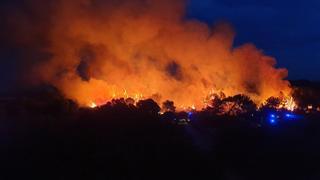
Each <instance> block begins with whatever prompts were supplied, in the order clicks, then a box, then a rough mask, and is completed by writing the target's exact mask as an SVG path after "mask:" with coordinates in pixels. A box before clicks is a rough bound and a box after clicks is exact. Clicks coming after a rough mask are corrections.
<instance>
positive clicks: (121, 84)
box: [26, 0, 294, 109]
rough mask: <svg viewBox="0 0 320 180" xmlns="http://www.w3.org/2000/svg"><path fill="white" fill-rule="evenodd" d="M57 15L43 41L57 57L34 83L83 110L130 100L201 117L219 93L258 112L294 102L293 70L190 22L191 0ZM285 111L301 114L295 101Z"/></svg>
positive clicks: (219, 30)
mask: <svg viewBox="0 0 320 180" xmlns="http://www.w3.org/2000/svg"><path fill="white" fill-rule="evenodd" d="M51 8H52V9H50V11H48V14H49V15H47V16H48V17H50V18H48V19H49V20H48V21H50V23H49V24H50V27H49V28H48V30H46V31H45V33H43V34H42V36H41V37H45V41H44V42H48V44H46V45H45V48H41V51H44V52H45V53H47V54H49V55H50V56H49V57H48V59H47V60H45V61H41V62H39V63H34V64H36V65H35V66H33V68H32V73H31V74H33V75H35V77H32V78H31V79H32V80H33V81H36V82H41V83H49V84H51V85H54V86H55V87H57V88H58V89H60V90H61V91H62V92H63V94H64V95H65V96H66V97H67V98H71V99H73V100H75V101H77V102H78V103H79V104H80V105H82V106H89V107H96V106H99V105H103V104H105V103H106V102H108V101H110V100H112V99H114V98H120V97H124V98H129V97H130V98H132V99H134V101H135V102H136V101H138V100H140V99H144V98H152V99H154V100H155V101H156V102H158V103H162V102H163V101H165V100H172V101H174V103H175V105H176V107H178V108H180V109H185V108H191V109H201V108H203V107H205V106H206V103H207V100H208V96H210V94H211V92H212V91H215V92H223V93H224V94H225V95H226V96H232V95H236V94H245V95H247V96H249V97H250V98H251V99H252V100H253V101H254V102H256V103H258V104H260V103H262V102H264V101H265V100H266V99H267V98H269V97H271V96H274V97H278V96H280V95H281V94H284V95H285V96H288V97H290V87H289V86H290V85H289V82H288V81H286V80H284V79H285V78H286V76H287V70H286V69H278V68H276V67H275V65H276V61H275V59H274V58H273V57H270V56H268V55H265V54H264V53H263V51H262V50H260V49H257V48H256V47H255V46H254V45H253V44H250V43H247V44H244V45H242V46H239V47H234V45H233V40H234V36H235V33H234V31H233V29H232V28H231V26H230V25H229V24H227V23H220V24H216V25H214V26H209V25H208V24H205V23H202V22H199V21H197V20H187V19H185V13H184V12H185V1H183V0H175V1H172V0H161V1H159V0H135V1H132V0H122V1H115V0H111V1H93V0H81V1H76V0H70V1H62V0H60V1H56V2H55V6H53V7H51ZM47 16H46V17H47ZM36 27H37V26H35V28H36ZM39 28H40V27H39ZM40 32H43V31H40ZM26 34H27V33H26ZM35 38H39V36H37V37H35ZM284 106H285V107H286V108H288V109H293V107H294V102H293V100H292V99H290V100H288V101H287V102H286V103H285V104H284Z"/></svg>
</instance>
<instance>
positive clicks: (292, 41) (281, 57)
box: [0, 0, 320, 91]
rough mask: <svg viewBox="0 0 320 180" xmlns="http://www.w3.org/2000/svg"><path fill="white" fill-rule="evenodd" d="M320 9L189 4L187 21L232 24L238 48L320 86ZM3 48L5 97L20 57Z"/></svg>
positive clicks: (267, 3) (280, 0)
mask: <svg viewBox="0 0 320 180" xmlns="http://www.w3.org/2000/svg"><path fill="white" fill-rule="evenodd" d="M12 2H15V3H17V4H19V2H18V1H7V2H6V3H3V2H0V5H1V6H2V7H1V8H0V10H1V9H2V8H6V5H7V4H8V3H12ZM319 9H320V1H319V0H308V1H299V0H263V1H257V0H188V4H187V17H186V18H187V19H188V18H189V19H198V20H200V21H204V22H206V23H208V24H209V25H213V24H214V23H216V22H218V21H227V22H229V23H230V24H232V26H233V27H234V29H235V31H236V39H235V46H238V45H240V44H243V43H246V42H252V43H254V44H255V45H256V46H257V47H258V48H259V49H261V50H263V51H264V52H265V53H266V54H267V55H271V56H273V57H275V58H276V59H277V62H278V64H277V67H285V68H287V69H288V70H289V77H288V79H308V80H317V81H318V80H320V70H319V68H320V11H319ZM0 19H1V18H0ZM0 26H1V22H0ZM0 40H1V39H0ZM0 48H1V49H0V60H1V61H0V81H1V82H2V83H1V86H0V91H1V90H5V89H6V87H7V84H10V83H12V82H13V81H14V79H15V74H16V73H15V71H16V68H15V66H16V59H18V57H17V56H18V55H17V54H18V52H15V50H14V49H12V48H9V49H8V48H7V45H6V44H5V43H1V44H0ZM22 68H23V67H22Z"/></svg>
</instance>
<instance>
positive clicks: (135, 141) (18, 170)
mask: <svg viewBox="0 0 320 180" xmlns="http://www.w3.org/2000/svg"><path fill="white" fill-rule="evenodd" d="M2 101H3V102H2V107H1V112H0V119H1V121H0V163H1V169H0V171H1V173H0V179H1V180H2V179H3V180H6V179H54V180H57V179H68V180H69V179H90V180H91V179H111V180H117V179H197V180H201V179H226V180H248V179H252V180H261V179H268V180H269V179H282V180H283V179H290V180H291V179H299V180H301V179H308V180H309V179H310V180H318V179H320V165H319V162H320V140H319V139H320V118H319V114H317V113H315V114H309V115H305V117H304V118H303V119H299V120H296V121H290V122H283V123H279V124H277V125H268V124H264V123H261V124H260V125H261V127H260V126H257V125H258V124H259V123H258V122H261V121H257V120H252V119H250V120H248V119H238V117H226V116H224V117H218V116H213V115H203V114H201V113H196V114H195V115H194V116H193V117H191V118H190V119H191V122H190V123H189V124H188V125H177V124H176V123H173V121H171V120H168V119H166V118H165V116H164V115H162V116H161V115H159V114H158V113H157V110H158V108H157V106H156V104H153V103H152V102H147V101H145V102H144V103H142V104H140V106H138V107H135V106H131V105H129V106H128V105H126V104H124V103H121V102H113V104H108V105H105V106H103V107H100V108H98V109H83V108H78V107H77V106H76V105H75V104H74V103H72V102H71V101H67V100H62V99H61V98H60V97H54V96H53V98H52V99H50V100H48V99H46V100H44V101H41V96H39V95H37V98H35V100H34V99H32V98H31V99H23V100H21V99H18V100H17V99H5V100H2ZM4 102H5V103H4ZM257 118H258V117H257Z"/></svg>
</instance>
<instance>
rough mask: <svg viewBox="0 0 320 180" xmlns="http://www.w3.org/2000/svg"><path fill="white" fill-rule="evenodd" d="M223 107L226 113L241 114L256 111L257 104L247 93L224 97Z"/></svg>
mask: <svg viewBox="0 0 320 180" xmlns="http://www.w3.org/2000/svg"><path fill="white" fill-rule="evenodd" d="M222 103H223V108H224V112H225V114H228V115H233V116H234V115H239V114H244V113H249V112H254V111H255V110H256V108H257V106H256V104H255V103H254V102H253V101H252V100H251V99H250V98H249V97H248V96H246V95H242V94H238V95H235V96H230V97H227V98H225V99H223V102H222Z"/></svg>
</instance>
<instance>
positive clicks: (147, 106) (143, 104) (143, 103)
mask: <svg viewBox="0 0 320 180" xmlns="http://www.w3.org/2000/svg"><path fill="white" fill-rule="evenodd" d="M136 106H137V108H138V110H140V111H142V112H147V113H148V114H153V115H155V114H158V113H159V112H160V107H159V105H158V104H157V103H156V102H155V101H153V100H152V99H146V100H140V101H139V102H138V103H137V105H136Z"/></svg>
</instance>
